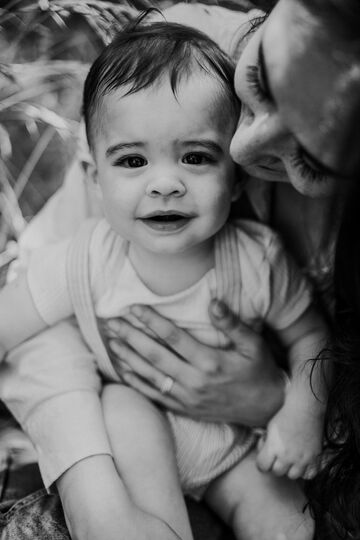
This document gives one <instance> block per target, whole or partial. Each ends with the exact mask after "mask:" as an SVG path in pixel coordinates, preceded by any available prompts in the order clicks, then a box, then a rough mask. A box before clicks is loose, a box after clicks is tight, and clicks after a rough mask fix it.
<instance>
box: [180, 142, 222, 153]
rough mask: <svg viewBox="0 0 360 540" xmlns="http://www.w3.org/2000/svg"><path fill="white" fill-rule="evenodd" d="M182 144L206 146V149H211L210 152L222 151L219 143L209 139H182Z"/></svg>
mask: <svg viewBox="0 0 360 540" xmlns="http://www.w3.org/2000/svg"><path fill="white" fill-rule="evenodd" d="M183 145H184V146H203V147H204V148H207V149H208V150H211V151H212V152H217V153H218V154H219V153H222V152H223V149H222V147H221V146H220V144H218V143H216V142H215V141H212V140H211V139H194V140H191V141H184V142H183Z"/></svg>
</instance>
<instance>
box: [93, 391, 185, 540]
mask: <svg viewBox="0 0 360 540" xmlns="http://www.w3.org/2000/svg"><path fill="white" fill-rule="evenodd" d="M102 403H103V410H104V416H105V423H106V427H107V431H108V435H109V439H110V444H111V447H112V450H113V455H114V459H115V464H116V468H117V469H118V472H119V474H120V476H121V478H122V480H123V482H124V483H125V486H126V488H127V489H128V491H129V494H130V496H131V498H132V500H133V501H134V503H135V504H136V505H137V506H138V507H139V508H140V509H141V510H144V511H145V512H148V513H149V514H152V515H154V516H156V517H158V518H160V519H162V520H163V521H165V522H166V523H167V524H168V525H169V526H170V527H171V528H172V529H173V530H174V531H175V532H176V533H177V534H178V535H179V537H180V538H181V539H182V540H191V539H192V533H191V529H190V523H189V519H188V515H187V511H186V507H185V502H184V498H183V495H182V492H181V487H180V482H179V478H178V474H177V466H176V461H175V450H174V446H173V440H172V436H171V433H170V428H169V425H168V423H167V420H166V418H165V417H164V415H163V414H162V413H161V412H160V411H159V409H157V408H156V407H155V406H154V404H153V403H151V402H150V401H149V400H148V399H146V398H144V397H143V396H142V395H141V394H139V393H138V392H136V391H134V390H132V389H131V388H128V387H127V386H123V385H120V384H111V385H108V386H106V387H105V388H104V391H103V395H102Z"/></svg>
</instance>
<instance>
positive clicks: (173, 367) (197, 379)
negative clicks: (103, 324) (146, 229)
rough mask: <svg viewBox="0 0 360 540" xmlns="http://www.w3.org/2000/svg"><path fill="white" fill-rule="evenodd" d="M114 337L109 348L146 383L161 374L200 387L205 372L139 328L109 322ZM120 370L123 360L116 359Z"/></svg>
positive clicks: (123, 321)
mask: <svg viewBox="0 0 360 540" xmlns="http://www.w3.org/2000/svg"><path fill="white" fill-rule="evenodd" d="M109 325H110V329H111V333H112V336H115V335H116V336H117V338H115V337H112V339H111V340H110V342H109V346H110V348H111V350H112V351H113V353H115V355H116V356H120V358H121V360H122V361H125V362H126V363H127V364H128V365H129V366H131V368H132V369H133V371H136V372H137V373H138V374H139V375H140V376H141V377H143V378H146V379H147V380H149V381H151V380H155V379H156V378H157V377H158V373H160V375H162V376H163V375H169V376H171V377H172V378H173V379H175V380H176V381H178V382H179V383H180V384H182V385H184V384H185V385H187V386H189V388H191V387H192V386H196V385H199V384H201V379H202V376H203V375H202V373H201V372H200V371H198V370H197V369H195V368H194V367H193V366H192V365H191V364H188V363H187V362H185V361H184V360H183V359H182V358H180V357H179V356H178V355H177V354H175V353H174V352H173V351H172V350H170V349H168V348H166V347H165V346H164V344H162V343H159V342H158V341H156V339H155V338H154V337H152V336H150V335H148V334H146V333H145V332H144V331H143V330H142V329H140V328H136V327H135V326H133V325H132V324H130V323H129V322H128V321H127V320H126V319H119V320H112V321H110V322H109ZM114 363H115V364H116V365H117V366H119V369H117V371H118V372H120V371H121V361H119V360H114Z"/></svg>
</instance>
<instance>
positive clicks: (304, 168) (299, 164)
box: [291, 148, 329, 183]
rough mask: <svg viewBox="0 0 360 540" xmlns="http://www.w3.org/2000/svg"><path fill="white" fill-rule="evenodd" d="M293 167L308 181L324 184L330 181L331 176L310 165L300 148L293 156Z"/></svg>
mask: <svg viewBox="0 0 360 540" xmlns="http://www.w3.org/2000/svg"><path fill="white" fill-rule="evenodd" d="M291 165H292V166H293V167H294V168H295V169H297V170H298V173H299V174H300V175H301V176H302V177H303V178H304V179H306V180H309V181H310V182H319V183H320V182H324V181H326V180H329V175H328V174H327V173H326V172H324V171H322V170H320V169H318V168H316V167H315V166H314V165H312V164H310V163H309V162H308V161H307V160H306V158H305V157H304V155H303V154H302V152H301V149H300V148H299V149H298V150H296V152H295V153H294V154H293V155H292V156H291Z"/></svg>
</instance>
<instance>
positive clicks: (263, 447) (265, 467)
mask: <svg viewBox="0 0 360 540" xmlns="http://www.w3.org/2000/svg"><path fill="white" fill-rule="evenodd" d="M275 459H276V455H275V453H274V451H273V450H272V449H271V447H270V445H269V444H267V443H266V441H264V440H263V439H260V440H259V444H258V454H257V457H256V465H257V467H258V469H259V470H260V471H261V472H268V471H270V470H271V469H272V466H273V463H274V461H275Z"/></svg>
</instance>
